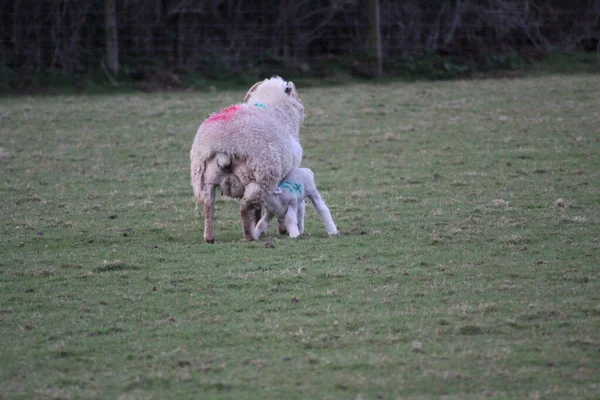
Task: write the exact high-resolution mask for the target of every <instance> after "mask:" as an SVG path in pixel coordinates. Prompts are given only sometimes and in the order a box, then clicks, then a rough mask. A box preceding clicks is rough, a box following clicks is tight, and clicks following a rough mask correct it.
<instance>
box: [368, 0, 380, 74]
mask: <svg viewBox="0 0 600 400" xmlns="http://www.w3.org/2000/svg"><path fill="white" fill-rule="evenodd" d="M368 18H369V35H368V38H367V46H368V55H369V58H371V59H372V57H375V58H376V62H377V64H376V67H375V71H374V72H375V77H377V78H381V76H382V75H383V53H382V49H381V21H380V18H379V0H369V9H368Z"/></svg>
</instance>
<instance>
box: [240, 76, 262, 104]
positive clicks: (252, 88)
mask: <svg viewBox="0 0 600 400" xmlns="http://www.w3.org/2000/svg"><path fill="white" fill-rule="evenodd" d="M261 83H263V81H259V82H256V83H255V84H254V85H252V87H251V88H250V90H248V93H246V97H244V101H246V100H248V99H249V98H250V95H251V94H252V92H254V91H255V90H256V88H257V87H259V86H260V84H261Z"/></svg>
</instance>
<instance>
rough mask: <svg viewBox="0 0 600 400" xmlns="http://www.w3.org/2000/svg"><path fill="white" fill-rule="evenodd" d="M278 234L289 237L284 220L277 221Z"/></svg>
mask: <svg viewBox="0 0 600 400" xmlns="http://www.w3.org/2000/svg"><path fill="white" fill-rule="evenodd" d="M277 232H278V233H279V234H280V235H287V234H288V231H287V228H286V227H285V223H284V221H283V220H282V219H277Z"/></svg>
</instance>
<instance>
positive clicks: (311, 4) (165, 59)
mask: <svg viewBox="0 0 600 400" xmlns="http://www.w3.org/2000/svg"><path fill="white" fill-rule="evenodd" d="M373 4H375V1H374V0H281V1H279V0H278V1H275V0H259V1H248V0H206V1H199V0H78V1H71V0H2V1H1V2H0V81H1V82H2V84H1V85H2V88H3V89H22V88H29V87H36V86H43V85H45V84H48V83H61V82H64V83H67V84H75V85H76V86H77V85H80V86H85V85H86V84H89V83H90V82H105V83H106V82H108V81H110V82H112V83H113V84H116V83H117V82H124V81H129V82H135V81H137V82H146V83H148V82H153V83H154V84H156V85H161V86H163V87H164V86H167V87H168V86H173V87H177V86H184V85H202V84H205V83H207V82H210V81H219V80H221V81H226V80H229V81H243V80H245V79H247V78H250V77H251V78H254V77H256V76H265V75H272V74H273V73H280V74H288V75H289V74H293V76H295V77H297V76H306V77H315V78H319V79H332V80H335V79H336V76H340V75H346V76H350V75H355V76H360V77H372V76H374V75H376V73H375V72H374V67H373V60H374V58H375V54H376V53H375V50H374V48H373V46H374V45H373V43H374V42H373V40H372V37H373V36H372V35H373V32H374V30H377V31H378V32H379V33H380V46H381V54H382V56H383V72H384V75H385V76H392V77H393V76H403V77H427V78H447V77H455V76H461V75H469V74H472V73H473V72H480V71H483V72H485V71H489V70H497V69H505V68H508V69H511V68H516V67H519V66H521V65H522V64H523V63H526V62H528V61H530V60H535V59H539V58H541V57H544V56H545V55H548V54H551V53H557V52H563V53H564V52H572V51H574V50H577V49H578V50H583V51H587V52H592V53H598V52H600V45H599V42H598V39H599V38H600V0H514V1H506V0H487V1H486V0H427V1H420V0H407V1H389V0H381V1H379V21H378V22H377V23H378V24H379V25H378V26H376V25H373V23H370V21H371V20H370V19H369V15H370V14H369V12H368V10H369V6H370V5H373ZM111 24H114V29H113V30H111ZM107 27H108V29H107ZM110 32H113V34H114V35H113V36H111V35H110ZM370 38H371V40H370ZM111 42H113V43H112V44H111ZM111 52H112V57H113V59H112V60H111V59H110V58H111ZM114 57H116V60H115V59H114ZM107 61H108V64H107Z"/></svg>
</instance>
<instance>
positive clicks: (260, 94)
mask: <svg viewBox="0 0 600 400" xmlns="http://www.w3.org/2000/svg"><path fill="white" fill-rule="evenodd" d="M244 102H245V103H241V104H235V105H233V106H230V107H228V108H225V109H223V110H221V111H219V112H217V113H215V114H212V115H210V117H209V118H207V119H206V120H205V121H204V122H203V123H202V125H200V127H199V128H198V131H197V132H196V136H195V138H194V142H193V144H192V148H191V151H190V169H191V171H190V172H191V183H192V188H193V191H194V197H195V200H196V202H200V203H203V205H204V241H205V242H207V243H214V241H215V235H214V228H213V216H214V200H215V189H216V188H217V187H218V188H219V189H220V190H221V192H222V193H223V194H224V195H226V196H229V197H233V198H236V199H241V202H240V216H241V219H242V230H243V233H244V237H245V239H246V240H253V235H252V233H253V230H254V226H255V223H256V221H258V219H259V218H260V212H261V207H262V204H263V203H264V201H265V199H266V198H267V196H268V195H269V194H271V193H272V192H273V190H274V189H275V188H276V186H277V183H278V182H279V181H280V180H281V179H283V177H285V176H286V175H287V173H288V172H289V171H290V170H291V169H292V168H295V167H298V166H299V165H300V162H301V161H302V152H303V150H302V146H301V145H300V127H301V125H302V122H303V120H304V105H303V103H302V101H301V100H300V99H299V98H298V94H297V92H296V87H295V85H294V83H293V82H286V81H284V80H283V79H281V78H280V77H277V76H275V77H273V78H271V79H265V80H263V81H260V82H257V83H256V84H254V85H253V86H252V87H251V88H250V90H248V93H247V94H246V97H245V98H244Z"/></svg>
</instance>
